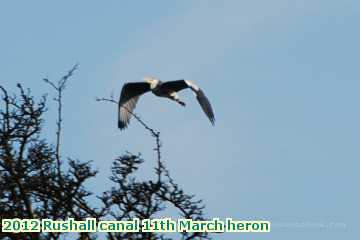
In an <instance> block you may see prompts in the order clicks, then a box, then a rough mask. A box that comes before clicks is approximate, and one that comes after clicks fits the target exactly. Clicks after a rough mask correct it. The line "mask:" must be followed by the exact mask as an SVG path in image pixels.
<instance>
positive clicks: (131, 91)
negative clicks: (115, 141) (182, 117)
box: [118, 77, 215, 130]
mask: <svg viewBox="0 0 360 240" xmlns="http://www.w3.org/2000/svg"><path fill="white" fill-rule="evenodd" d="M186 88H190V89H191V90H192V91H193V93H194V95H195V96H196V98H197V100H198V102H199V104H200V106H201V108H202V109H203V111H204V112H205V114H206V116H207V117H208V118H209V120H210V122H211V124H212V125H214V124H215V116H214V112H213V110H212V107H211V105H210V102H209V100H208V99H207V97H206V96H205V94H204V92H203V91H202V90H201V89H200V88H199V87H198V86H196V85H195V84H194V83H193V82H192V81H190V80H176V81H168V82H162V81H160V80H159V79H157V78H153V77H144V82H129V83H125V84H124V86H123V88H122V90H121V95H120V99H119V109H118V111H119V112H118V127H119V128H120V129H121V130H123V129H125V128H126V127H127V126H128V124H129V121H130V118H131V114H132V112H133V110H134V109H135V106H136V103H137V101H138V100H139V97H140V96H141V95H142V94H144V93H146V92H149V91H151V92H152V93H153V94H154V95H156V96H158V97H165V98H169V99H171V100H173V101H175V102H177V103H179V104H180V105H181V106H185V103H184V102H183V101H181V100H180V98H179V96H178V95H177V92H179V91H181V90H183V89H186Z"/></svg>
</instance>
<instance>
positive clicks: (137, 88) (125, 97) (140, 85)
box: [118, 82, 150, 130]
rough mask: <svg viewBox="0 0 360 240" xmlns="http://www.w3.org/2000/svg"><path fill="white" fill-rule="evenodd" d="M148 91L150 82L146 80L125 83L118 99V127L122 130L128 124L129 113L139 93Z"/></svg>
mask: <svg viewBox="0 0 360 240" xmlns="http://www.w3.org/2000/svg"><path fill="white" fill-rule="evenodd" d="M148 91H150V84H149V83H146V82H133V83H125V84H124V86H123V88H122V90H121V95H120V99H119V109H118V127H119V128H120V129H121V130H122V129H124V128H126V127H127V125H128V124H129V121H130V118H131V113H132V112H133V110H134V109H135V106H136V103H137V101H138V99H139V97H140V95H141V94H144V93H146V92H148Z"/></svg>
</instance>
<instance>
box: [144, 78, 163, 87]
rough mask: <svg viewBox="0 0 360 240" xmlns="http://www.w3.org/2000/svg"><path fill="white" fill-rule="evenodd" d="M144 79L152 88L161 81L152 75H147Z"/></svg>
mask: <svg viewBox="0 0 360 240" xmlns="http://www.w3.org/2000/svg"><path fill="white" fill-rule="evenodd" d="M144 81H145V82H147V83H149V84H150V88H151V89H153V88H155V87H156V86H157V85H158V84H159V83H160V80H159V79H157V78H154V77H151V76H145V77H144Z"/></svg>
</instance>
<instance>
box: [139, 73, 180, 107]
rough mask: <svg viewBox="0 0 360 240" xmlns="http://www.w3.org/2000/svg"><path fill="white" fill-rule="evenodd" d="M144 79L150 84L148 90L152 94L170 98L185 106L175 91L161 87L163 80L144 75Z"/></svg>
mask: <svg viewBox="0 0 360 240" xmlns="http://www.w3.org/2000/svg"><path fill="white" fill-rule="evenodd" d="M144 80H145V82H148V83H149V84H150V90H151V92H152V93H153V94H154V95H156V96H158V97H165V98H169V99H171V100H174V101H176V102H178V103H179V104H180V105H182V106H185V103H184V102H183V101H181V100H180V97H179V95H178V94H177V93H176V91H171V90H166V89H164V88H162V87H161V85H162V84H163V82H161V81H160V80H159V79H156V78H152V77H145V78H144Z"/></svg>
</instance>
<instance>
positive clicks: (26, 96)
mask: <svg viewBox="0 0 360 240" xmlns="http://www.w3.org/2000/svg"><path fill="white" fill-rule="evenodd" d="M77 68H78V65H77V64H76V65H74V66H73V68H72V69H70V71H68V73H67V74H65V75H64V76H63V77H62V78H61V79H60V80H59V81H57V82H54V81H51V80H49V79H44V81H45V82H46V83H47V84H49V85H50V86H51V87H52V88H53V89H54V90H55V91H56V97H55V98H54V100H55V101H56V103H57V121H56V127H57V130H56V138H55V146H54V145H52V144H50V143H49V142H48V141H47V140H46V139H45V138H43V137H42V132H43V125H44V123H45V120H44V118H43V116H44V113H45V112H46V111H47V99H46V96H45V95H44V96H42V97H41V98H40V99H38V100H37V99H36V98H35V97H33V96H32V95H31V92H30V90H29V89H24V88H23V87H22V86H21V85H20V84H18V85H17V88H18V93H17V94H10V93H8V91H7V90H6V89H5V87H4V86H0V97H1V100H0V107H1V108H0V219H3V218H20V219H29V218H39V219H44V218H50V219H54V220H56V219H58V220H66V219H67V218H69V217H72V218H75V219H76V220H84V219H85V218H88V217H93V218H96V219H97V220H102V219H109V218H110V219H116V220H131V219H133V218H135V217H136V218H140V219H152V218H154V217H156V216H157V214H159V213H160V212H162V211H164V210H165V209H167V208H169V207H171V208H173V209H175V210H176V211H177V212H178V215H179V216H181V217H183V218H188V219H193V220H203V219H204V214H203V209H204V205H203V203H202V201H201V200H194V198H195V197H194V195H188V194H186V193H185V192H184V190H183V189H181V188H180V187H179V186H178V185H177V184H176V183H175V181H174V179H172V178H171V176H170V173H169V170H168V169H167V168H166V167H165V164H164V161H163V160H162V156H161V147H162V145H161V141H160V132H159V131H157V130H155V129H154V128H151V127H149V125H147V124H146V123H145V121H143V120H142V119H141V118H140V117H139V116H138V115H137V114H134V113H131V114H132V115H133V117H134V118H135V119H136V120H137V121H138V122H139V123H140V124H141V125H142V126H143V127H144V128H145V129H146V130H147V131H148V132H149V133H150V134H151V136H152V137H153V138H154V140H155V147H154V151H155V153H156V164H155V167H154V178H152V179H149V180H139V179H138V177H137V176H136V174H137V170H138V169H139V168H140V167H141V166H142V163H143V162H144V161H145V160H144V159H143V158H142V157H141V155H134V154H131V153H129V152H126V153H125V154H121V155H120V156H119V157H117V158H116V159H115V160H114V162H113V164H112V167H111V170H112V175H111V176H110V180H111V181H112V182H113V186H112V187H111V188H110V189H108V190H106V191H105V192H103V193H98V196H97V197H98V198H99V199H100V200H101V202H102V205H100V206H97V207H94V206H92V205H91V204H89V197H90V196H92V193H91V192H90V191H89V190H88V189H87V187H85V185H84V184H85V183H86V181H87V180H89V179H91V178H94V177H96V174H97V171H96V170H93V168H92V166H91V165H92V162H90V161H87V162H82V161H79V160H76V159H73V158H71V157H64V156H66V154H65V153H63V152H62V148H61V142H62V139H61V137H62V134H61V132H62V121H63V114H62V110H63V107H64V106H63V102H62V98H63V92H64V90H65V89H66V86H67V82H68V80H69V79H70V77H72V76H73V74H74V72H75V71H76V69H77ZM97 100H98V101H107V102H112V103H116V104H117V102H116V101H115V100H114V98H113V97H111V98H99V99H97ZM62 235H66V233H55V232H54V233H43V232H40V233H0V239H49V240H50V239H54V240H55V239H59V237H60V236H62ZM169 236H170V237H169ZM174 236H178V237H180V238H181V239H195V238H200V239H210V238H209V236H208V234H207V233H186V232H184V233H180V234H172V235H166V236H165V235H164V234H161V233H148V232H138V233H130V232H128V233H124V232H117V233H108V234H107V238H108V239H114V240H115V239H172V238H173V237H174ZM96 237H97V234H96V233H80V234H78V235H77V236H76V238H77V239H96Z"/></svg>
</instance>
